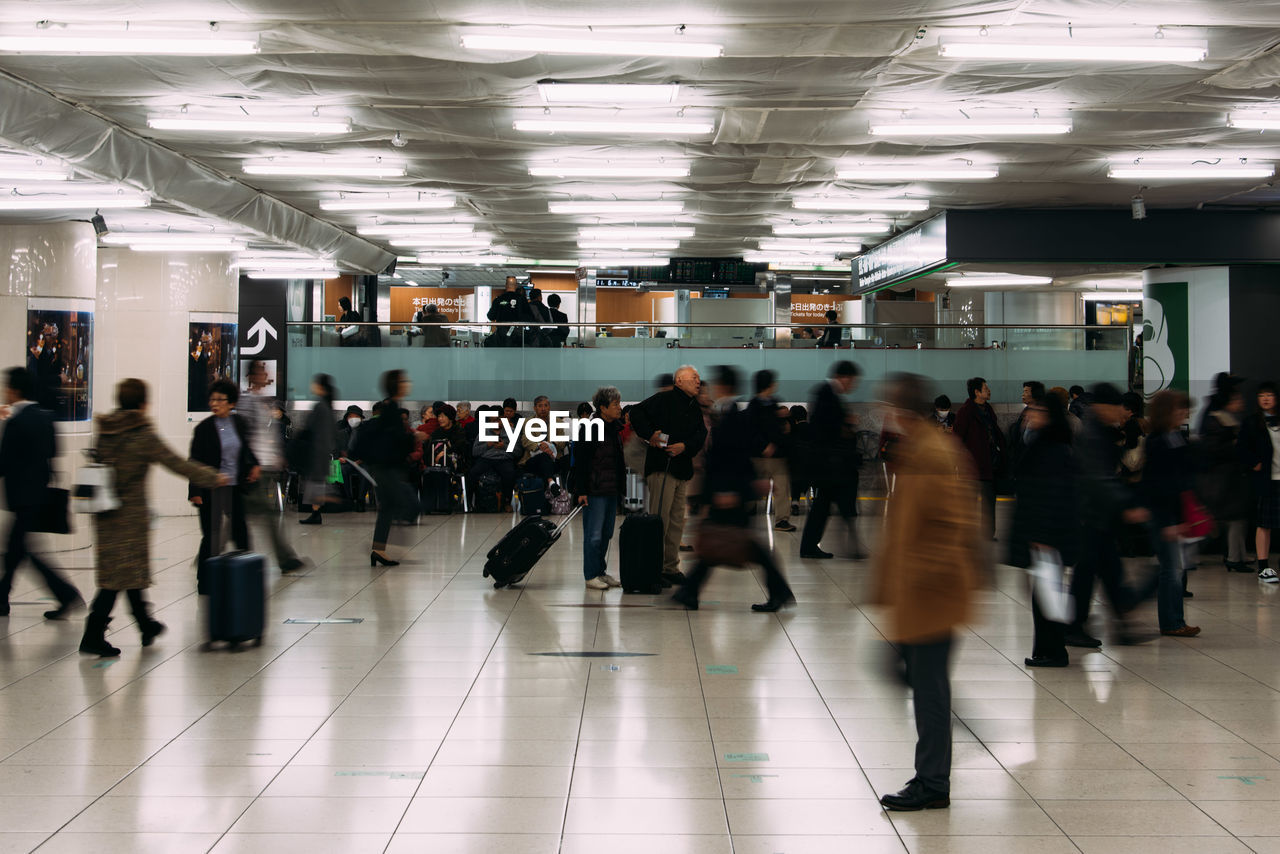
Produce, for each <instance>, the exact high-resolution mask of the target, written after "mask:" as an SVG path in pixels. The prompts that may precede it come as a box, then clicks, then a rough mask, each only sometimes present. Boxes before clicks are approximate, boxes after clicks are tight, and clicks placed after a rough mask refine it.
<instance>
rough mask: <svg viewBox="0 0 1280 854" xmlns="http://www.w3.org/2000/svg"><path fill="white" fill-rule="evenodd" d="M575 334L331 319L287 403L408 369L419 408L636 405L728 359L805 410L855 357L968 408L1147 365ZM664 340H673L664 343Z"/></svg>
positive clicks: (1110, 345) (1117, 376) (710, 336)
mask: <svg viewBox="0 0 1280 854" xmlns="http://www.w3.org/2000/svg"><path fill="white" fill-rule="evenodd" d="M569 326H571V327H578V328H577V330H576V331H578V332H579V333H580V334H581V341H582V344H580V345H577V346H569V347H556V346H549V345H550V344H551V343H553V340H552V339H551V338H550V335H549V333H550V332H552V331H554V329H553V328H551V327H545V328H542V329H538V328H534V327H528V326H526V325H524V324H492V323H490V324H473V323H459V324H450V325H448V326H445V327H443V329H437V330H431V329H430V328H429V327H426V326H414V325H412V324H377V323H368V324H354V325H351V326H347V327H343V328H342V329H339V328H338V327H336V326H335V325H334V324H332V323H291V324H289V370H288V377H287V379H286V380H285V382H282V383H281V385H282V386H285V387H286V390H287V399H288V400H290V401H295V400H306V399H309V397H310V392H309V384H310V382H309V381H310V378H311V376H312V375H313V374H316V373H326V374H330V375H331V376H333V378H334V382H335V384H336V385H337V387H338V391H339V396H340V398H341V399H343V400H374V399H377V398H378V397H379V395H378V392H377V383H378V377H379V375H381V373H382V372H383V371H386V370H390V369H391V368H402V369H404V370H407V371H408V372H409V376H410V378H411V379H412V381H413V384H414V392H413V399H415V400H419V399H424V398H425V399H428V400H429V399H433V398H440V399H446V400H458V399H462V400H472V401H487V400H501V399H503V398H505V397H508V396H513V397H515V398H517V399H519V400H526V401H527V400H531V399H532V398H533V397H535V396H537V395H539V394H546V395H548V396H550V397H551V399H552V400H555V401H571V400H587V399H589V398H590V396H591V393H592V392H593V391H594V390H595V389H596V388H597V387H599V386H601V385H614V386H617V387H618V389H619V390H620V391H621V392H622V397H623V399H624V400H626V401H633V400H639V399H641V398H643V397H646V396H648V395H649V394H650V393H651V391H652V389H653V380H654V378H655V377H656V376H658V375H659V374H662V373H671V372H674V371H675V369H676V368H678V367H680V366H681V365H684V364H691V365H693V366H695V367H696V368H698V369H699V370H700V371H702V372H703V373H704V375H705V373H706V371H707V369H708V368H710V367H711V366H713V365H720V364H729V365H734V366H736V367H737V368H738V369H739V370H740V371H741V372H742V374H743V377H744V382H746V381H748V380H749V377H750V375H751V374H752V373H754V372H755V371H758V370H761V369H763V368H768V369H771V370H773V371H776V372H777V374H778V377H779V397H780V398H781V399H783V400H786V401H801V400H807V399H808V398H809V396H810V391H811V388H812V386H813V385H814V384H815V383H816V382H817V381H819V380H820V379H822V378H823V377H825V376H826V375H827V373H828V372H829V370H830V367H831V364H832V363H833V362H835V361H836V360H839V359H851V360H853V361H854V362H856V363H857V364H858V366H859V367H860V368H862V370H863V372H864V374H865V381H867V382H874V381H875V380H877V379H879V378H882V377H884V376H885V375H887V374H890V373H894V372H897V371H910V372H913V373H918V374H922V375H924V376H927V377H930V378H932V379H933V380H934V381H935V383H936V384H937V386H938V390H939V393H946V394H948V395H950V396H951V397H952V398H953V399H957V398H960V399H962V398H963V395H964V383H965V380H966V379H968V378H969V377H973V376H982V377H984V378H986V380H987V381H988V382H989V383H990V385H991V388H992V391H993V392H994V393H995V394H994V398H995V400H996V401H997V402H999V401H1004V402H1016V401H1017V400H1018V396H1019V394H1020V392H1021V386H1022V383H1023V381H1024V380H1028V379H1037V380H1040V381H1042V382H1044V383H1045V384H1046V385H1047V386H1054V385H1062V386H1066V387H1070V386H1071V385H1075V384H1081V385H1089V384H1091V383H1095V382H1100V381H1106V382H1110V383H1112V384H1114V385H1116V386H1118V387H1120V388H1121V389H1125V388H1128V387H1129V385H1130V378H1131V370H1132V365H1133V364H1134V363H1135V362H1140V358H1139V359H1134V358H1133V356H1134V353H1133V352H1132V350H1133V347H1134V346H1135V342H1133V341H1131V340H1130V339H1129V336H1128V330H1127V329H1125V328H1123V327H1121V328H1117V327H1093V326H982V327H975V328H974V332H975V333H977V334H975V335H974V336H973V339H974V340H972V341H970V343H969V344H966V346H964V347H954V348H952V347H939V346H936V345H933V344H932V342H934V341H937V340H945V339H946V337H947V336H938V335H935V334H934V332H935V331H936V330H941V329H955V327H954V326H950V327H943V326H927V327H918V326H896V325H895V326H886V325H884V324H881V325H878V326H877V325H865V324H860V325H842V326H840V327H838V328H839V329H840V330H841V331H842V340H841V346H840V347H838V348H831V349H827V348H818V347H817V344H818V343H819V342H818V341H816V340H806V339H799V338H793V337H791V333H792V331H793V327H789V326H781V325H776V324H775V325H765V326H761V327H754V328H750V329H744V328H743V327H741V326H735V325H731V324H664V325H663V326H661V327H658V328H656V329H655V328H652V327H650V326H649V325H642V324H627V325H620V326H610V327H599V326H589V325H585V324H574V323H571V324H569ZM819 328H820V329H821V328H825V327H819ZM911 330H927V331H928V333H929V334H928V335H927V336H922V337H920V338H919V339H916V340H915V344H914V346H911V345H904V344H902V343H898V341H899V340H900V338H901V335H900V333H902V332H903V331H907V332H908V334H909V333H910V331H911ZM604 331H607V332H608V333H609V334H607V335H604V334H602V332H604ZM424 332H426V333H434V334H424ZM441 332H444V333H446V334H445V335H441V334H439V333H441ZM661 332H667V333H669V334H667V335H659V334H657V333H661ZM344 336H345V337H344ZM979 336H980V337H979ZM978 341H982V342H985V344H978V343H977V342H978ZM886 342H888V343H886ZM498 344H505V345H506V346H497V345H498ZM851 345H852V346H851Z"/></svg>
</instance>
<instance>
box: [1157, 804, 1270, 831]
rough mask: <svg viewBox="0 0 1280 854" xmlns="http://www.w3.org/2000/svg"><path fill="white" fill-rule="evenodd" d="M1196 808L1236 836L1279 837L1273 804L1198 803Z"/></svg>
mask: <svg viewBox="0 0 1280 854" xmlns="http://www.w3.org/2000/svg"><path fill="white" fill-rule="evenodd" d="M1196 806H1198V807H1199V808H1200V809H1202V810H1204V811H1205V812H1206V813H1208V814H1209V816H1210V817H1211V818H1212V819H1213V820H1214V821H1216V822H1218V823H1219V824H1221V825H1222V826H1223V827H1225V828H1226V829H1227V831H1228V832H1230V833H1233V834H1235V835H1236V836H1280V811H1278V810H1276V808H1275V803H1274V802H1271V803H1261V802H1258V801H1199V802H1197V803H1196ZM1166 832H1168V831H1166Z"/></svg>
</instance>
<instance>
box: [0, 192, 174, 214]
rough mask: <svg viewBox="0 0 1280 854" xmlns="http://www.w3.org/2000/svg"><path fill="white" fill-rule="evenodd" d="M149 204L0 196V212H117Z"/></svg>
mask: <svg viewBox="0 0 1280 854" xmlns="http://www.w3.org/2000/svg"><path fill="white" fill-rule="evenodd" d="M150 204H151V199H150V198H148V197H147V196H114V195H113V196H88V195H86V196H0V211H57V210H90V209H92V210H108V209H111V210H118V209H121V208H145V207H147V206H148V205H150Z"/></svg>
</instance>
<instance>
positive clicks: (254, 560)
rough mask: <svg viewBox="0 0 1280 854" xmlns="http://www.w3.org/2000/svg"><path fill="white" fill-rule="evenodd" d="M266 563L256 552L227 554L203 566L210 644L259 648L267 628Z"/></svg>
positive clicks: (210, 559) (208, 644) (213, 558)
mask: <svg viewBox="0 0 1280 854" xmlns="http://www.w3.org/2000/svg"><path fill="white" fill-rule="evenodd" d="M266 564H267V559H266V558H265V557H263V556H262V555H260V554H257V553H256V552H230V553H228V554H224V555H219V556H217V557H211V558H209V560H208V561H207V562H206V563H205V578H206V583H207V585H208V590H209V640H208V642H207V643H206V644H205V647H206V648H209V647H211V646H212V645H213V644H215V643H218V642H223V643H226V644H228V645H229V646H232V647H235V646H239V645H240V644H242V643H247V642H250V641H251V642H252V643H253V645H254V646H261V645H262V635H263V631H264V628H265V626H266V617H267V603H266V598H267V597H266Z"/></svg>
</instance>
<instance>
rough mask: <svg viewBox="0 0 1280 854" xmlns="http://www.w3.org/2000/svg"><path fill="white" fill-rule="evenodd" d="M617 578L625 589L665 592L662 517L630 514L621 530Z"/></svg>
mask: <svg viewBox="0 0 1280 854" xmlns="http://www.w3.org/2000/svg"><path fill="white" fill-rule="evenodd" d="M618 576H619V577H618V580H619V581H621V582H622V592H623V593H650V594H652V593H661V592H662V519H661V518H660V517H658V516H657V515H655V514H653V513H637V514H635V515H634V516H628V517H627V518H626V519H625V520H624V521H623V523H622V529H621V530H620V531H618Z"/></svg>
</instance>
